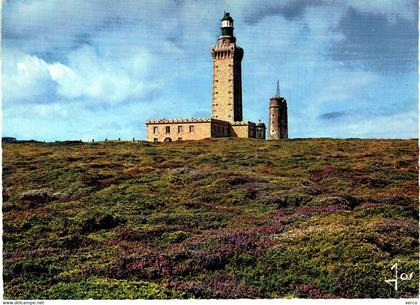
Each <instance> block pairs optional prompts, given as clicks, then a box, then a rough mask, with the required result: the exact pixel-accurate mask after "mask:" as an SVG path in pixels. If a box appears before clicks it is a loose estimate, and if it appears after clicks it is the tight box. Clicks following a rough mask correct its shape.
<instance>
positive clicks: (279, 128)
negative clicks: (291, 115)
mask: <svg viewBox="0 0 420 305" xmlns="http://www.w3.org/2000/svg"><path fill="white" fill-rule="evenodd" d="M268 122H269V123H268V126H269V127H268V139H269V140H279V139H287V138H288V131H287V101H286V99H285V98H284V97H282V96H280V87H279V83H278V82H277V93H276V96H275V97H272V98H270V107H269V118H268Z"/></svg>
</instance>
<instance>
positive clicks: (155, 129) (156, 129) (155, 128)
mask: <svg viewBox="0 0 420 305" xmlns="http://www.w3.org/2000/svg"><path fill="white" fill-rule="evenodd" d="M153 133H154V134H157V133H158V127H157V126H153Z"/></svg>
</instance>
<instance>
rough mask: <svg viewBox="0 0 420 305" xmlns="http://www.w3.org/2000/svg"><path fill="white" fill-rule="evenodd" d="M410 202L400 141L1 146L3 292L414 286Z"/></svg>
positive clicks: (325, 291)
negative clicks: (390, 281) (395, 281)
mask: <svg viewBox="0 0 420 305" xmlns="http://www.w3.org/2000/svg"><path fill="white" fill-rule="evenodd" d="M418 213H419V211H418V148H417V141H416V140H353V139H350V140H332V139H304V140H285V141H273V142H271V141H270V142H269V141H255V140H246V139H242V140H238V139H235V140H228V139H226V140H205V141H200V142H191V143H188V142H178V143H176V142H172V143H161V144H153V143H146V142H141V143H129V142H104V143H67V144H65V143H54V144H48V143H45V144H43V143H10V144H3V280H4V293H5V298H12V299H14V298H24V299H83V298H97V299H107V298H108V299H109V298H111V299H125V298H158V299H162V298H284V297H293V298H400V297H416V296H417V295H418V282H419V274H418V265H419V261H418V250H419V248H418V246H419V245H418V224H419V223H418ZM395 263H398V272H399V273H401V272H405V273H410V272H414V275H413V277H412V278H411V280H405V281H402V280H400V281H399V282H398V291H395V290H394V288H393V287H392V286H391V285H389V284H387V283H385V280H386V279H392V278H393V276H394V271H391V266H392V265H394V264H395Z"/></svg>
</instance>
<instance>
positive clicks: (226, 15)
mask: <svg viewBox="0 0 420 305" xmlns="http://www.w3.org/2000/svg"><path fill="white" fill-rule="evenodd" d="M223 20H229V21H233V18H232V17H230V14H229V13H228V12H225V15H224V16H223V18H222V21H223Z"/></svg>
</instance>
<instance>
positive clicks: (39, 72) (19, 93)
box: [3, 51, 56, 104]
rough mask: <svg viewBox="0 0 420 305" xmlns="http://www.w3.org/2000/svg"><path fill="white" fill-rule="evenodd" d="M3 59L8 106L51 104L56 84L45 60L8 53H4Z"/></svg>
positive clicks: (5, 94) (18, 53)
mask: <svg viewBox="0 0 420 305" xmlns="http://www.w3.org/2000/svg"><path fill="white" fill-rule="evenodd" d="M3 59H4V60H3V98H4V101H5V103H6V104H15V103H29V102H34V103H48V102H49V100H48V99H49V98H50V97H51V95H52V94H53V93H54V91H55V88H56V84H55V83H54V82H53V81H52V79H51V77H50V72H49V69H48V68H49V65H48V64H47V63H46V62H45V61H44V60H42V59H40V58H38V57H36V56H32V55H28V54H23V53H20V52H8V51H6V52H4V53H3Z"/></svg>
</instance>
